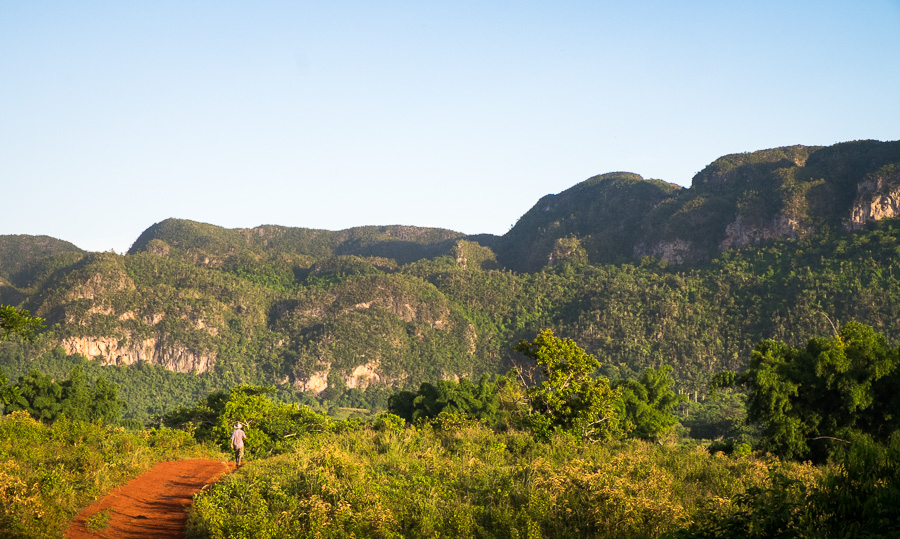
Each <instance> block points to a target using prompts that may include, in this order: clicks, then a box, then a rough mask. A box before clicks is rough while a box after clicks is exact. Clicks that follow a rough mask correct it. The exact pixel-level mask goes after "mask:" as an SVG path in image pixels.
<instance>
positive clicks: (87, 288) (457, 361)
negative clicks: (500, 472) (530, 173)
mask: <svg viewBox="0 0 900 539" xmlns="http://www.w3.org/2000/svg"><path fill="white" fill-rule="evenodd" d="M898 170H900V143H897V142H891V143H879V142H872V141H865V142H856V143H846V144H839V145H835V146H831V147H827V148H816V147H803V146H795V147H789V148H779V149H775V150H766V151H762V152H754V153H749V154H736V155H731V156H726V157H723V158H721V159H719V160H717V161H715V162H714V163H712V164H711V165H710V166H708V167H707V168H706V169H704V170H703V171H702V172H701V173H700V174H698V175H697V177H696V178H695V180H694V185H693V186H692V187H691V188H689V189H682V188H678V187H677V186H674V185H672V184H667V183H665V182H662V181H657V180H644V179H642V178H641V177H640V176H637V175H633V174H627V173H614V174H606V175H602V176H597V177H595V178H591V179H590V180H587V181H585V182H582V183H580V184H578V185H576V186H574V187H572V188H571V189H569V190H567V191H565V192H563V193H560V194H558V195H550V196H547V197H545V198H543V199H542V200H541V201H540V202H539V204H538V205H537V206H535V208H533V209H532V210H530V211H529V212H528V213H526V214H525V215H524V216H523V217H522V219H521V220H520V221H519V223H518V224H517V225H516V227H514V228H513V230H511V231H510V232H509V233H508V234H507V235H505V236H503V237H501V238H496V237H492V236H479V237H471V236H470V237H465V236H463V235H461V234H458V233H456V232H451V231H446V230H439V229H425V228H415V227H399V226H393V227H363V228H356V229H350V230H345V231H338V232H330V231H321V230H310V229H298V228H287V227H278V226H262V227H258V228H255V229H238V230H228V229H224V228H221V227H217V226H214V225H208V224H202V223H195V222H191V221H183V220H175V219H170V220H166V221H163V222H161V223H158V224H156V225H153V227H151V228H150V229H148V230H147V231H146V232H145V233H144V234H142V235H141V237H140V238H139V239H138V240H137V241H136V242H135V245H134V246H133V248H132V249H131V250H130V252H129V253H128V254H127V255H118V254H115V253H85V252H83V251H80V250H78V249H77V248H75V247H74V246H71V244H66V243H65V242H55V240H49V239H48V240H44V239H40V238H29V237H25V238H22V237H0V248H3V249H4V251H3V259H0V271H2V273H0V275H2V277H3V279H4V281H3V282H2V284H0V286H2V288H0V293H2V297H0V302H2V303H5V304H13V305H16V306H20V307H24V308H27V309H29V310H30V311H31V312H32V313H34V314H35V315H36V316H40V317H42V318H46V320H47V323H48V326H49V328H48V330H47V331H46V333H45V334H44V335H43V336H42V337H41V338H40V339H39V340H38V341H37V342H36V343H35V344H29V345H27V347H26V346H25V345H20V344H16V343H6V344H4V345H3V346H2V347H0V368H4V369H6V370H7V374H8V375H9V376H10V378H11V379H14V377H15V376H17V375H20V374H25V373H26V371H27V362H23V361H24V359H23V358H25V357H27V358H28V359H33V358H35V357H42V358H43V359H42V360H41V361H40V362H39V364H40V365H43V366H44V367H46V368H48V369H49V368H53V369H56V371H55V372H60V373H66V372H68V370H69V368H71V365H72V364H75V363H79V362H80V361H81V360H79V359H77V358H68V357H67V354H78V355H80V356H84V357H87V358H91V359H94V358H95V359H97V360H98V361H99V362H101V363H104V364H107V365H111V366H112V365H116V366H117V367H116V368H118V369H119V371H116V372H117V373H119V374H117V375H116V376H109V377H108V378H114V379H116V380H117V381H119V383H120V384H122V383H127V380H128V379H129V378H128V375H127V373H128V372H133V373H134V377H133V379H134V380H151V379H153V380H157V381H160V380H163V381H164V383H165V384H170V385H169V386H167V387H171V388H172V390H171V395H169V396H168V397H167V399H168V398H169V397H171V398H173V399H174V398H175V397H174V396H173V395H175V394H178V395H185V396H190V398H193V397H194V396H195V395H196V394H197V392H198V389H197V388H196V387H187V386H186V385H185V384H186V383H187V382H185V381H186V380H191V379H192V378H183V377H178V376H175V377H173V378H166V377H161V376H158V375H157V374H156V373H155V371H153V370H152V369H151V370H147V367H161V368H164V369H167V370H168V371H171V372H173V373H183V376H188V377H189V376H194V377H195V378H196V379H197V380H202V384H203V387H204V388H205V389H208V388H210V387H228V386H229V385H233V384H235V383H260V384H277V385H278V386H280V387H281V388H283V389H285V390H290V391H306V392H308V394H315V395H318V396H319V397H320V398H324V399H327V400H329V401H331V402H335V403H341V405H343V406H350V407H368V406H370V405H383V404H384V403H385V401H386V394H387V393H388V392H389V391H394V390H397V389H416V388H418V386H419V384H421V383H422V382H426V381H427V382H433V381H436V380H440V379H456V378H474V377H477V376H479V375H481V374H483V373H494V372H501V371H505V370H506V369H507V368H509V367H510V366H511V365H513V364H514V363H516V362H522V361H525V358H523V357H522V356H520V355H518V354H517V353H515V352H514V351H513V345H514V344H515V343H516V342H518V341H519V340H520V339H530V338H532V337H534V335H536V334H537V333H539V332H540V331H541V330H543V329H552V330H553V331H554V332H556V333H557V334H558V335H563V336H565V337H568V338H571V339H574V340H575V341H577V342H579V343H581V344H582V345H583V346H584V347H585V349H586V350H587V351H588V352H589V353H591V354H593V355H595V356H596V357H597V358H598V359H599V360H600V361H601V363H602V369H603V371H604V373H605V374H606V375H607V376H609V377H611V378H626V377H636V376H637V375H638V374H639V373H641V372H642V371H643V369H644V368H646V367H654V368H656V367H660V366H663V365H671V366H672V367H674V372H673V376H674V377H675V380H676V387H677V388H678V390H679V391H681V392H685V393H691V394H694V393H696V392H700V391H702V390H703V389H704V388H705V385H706V382H707V380H708V379H709V377H710V376H711V374H712V373H714V372H718V371H721V370H725V369H730V370H739V369H741V368H742V367H743V366H745V365H746V362H747V361H748V358H749V354H750V351H751V350H752V347H753V345H754V343H756V342H759V341H760V340H762V339H766V338H776V339H781V340H784V341H786V342H790V343H794V344H797V343H798V342H799V340H800V339H802V338H804V337H805V336H806V335H810V334H825V333H827V332H828V331H829V330H830V329H829V328H830V327H831V323H834V324H836V325H839V324H841V323H842V322H846V321H849V320H851V319H852V320H858V321H860V322H862V323H864V324H868V325H871V326H873V327H875V328H876V329H877V330H878V331H882V332H884V334H885V336H886V337H887V338H888V339H894V340H898V339H900V286H898V279H900V267H898V275H897V276H895V275H894V272H893V268H894V267H895V266H896V265H897V264H898V262H900V223H898V222H897V221H896V220H893V219H891V218H892V217H895V216H897V215H898V212H897V209H898V208H900V174H898ZM41 242H44V243H43V244H42V243H41ZM667 242H668V243H667ZM662 244H666V245H669V246H670V247H672V249H674V250H672V249H670V250H668V251H666V252H660V251H658V250H654V248H650V247H648V246H652V245H662ZM42 245H44V247H41V246H42ZM682 248H683V249H682ZM679 249H681V250H679ZM720 250H721V251H720ZM666 253H669V254H673V253H674V254H678V253H680V254H679V256H674V257H668V256H663V255H665V254H666ZM690 253H693V254H690ZM688 254H690V256H688ZM638 255H645V256H643V257H640V258H638ZM679 260H681V261H682V263H681V264H676V263H673V262H677V261H679ZM691 261H693V262H692V263H688V262H691ZM523 270H528V271H523ZM23 347H24V348H23ZM57 347H61V348H57ZM67 362H68V363H67ZM95 364H96V362H94V363H91V365H95ZM54 365H55V367H54ZM66 365H68V368H67V367H66ZM110 368H112V367H110ZM129 369H131V370H129ZM120 371H121V372H123V373H126V374H121V373H120ZM190 373H194V374H193V375H191V374H190ZM173 376H174V375H173ZM123 381H124V382H123ZM163 381H161V382H160V383H163ZM136 383H137V382H136ZM140 383H144V382H140ZM198 384H200V382H198ZM187 385H188V386H189V385H190V383H187ZM197 387H199V385H198V386H197ZM123 391H126V392H129V394H133V393H134V390H133V388H123ZM185 398H188V397H185ZM176 400H177V399H176ZM166 402H169V401H168V400H166ZM157 405H158V403H157ZM156 409H158V407H157V408H156Z"/></svg>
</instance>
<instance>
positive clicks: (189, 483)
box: [66, 459, 234, 539]
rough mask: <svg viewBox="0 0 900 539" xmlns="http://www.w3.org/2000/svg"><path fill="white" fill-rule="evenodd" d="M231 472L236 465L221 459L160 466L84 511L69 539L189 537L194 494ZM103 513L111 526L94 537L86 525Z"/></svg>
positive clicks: (71, 527) (179, 462)
mask: <svg viewBox="0 0 900 539" xmlns="http://www.w3.org/2000/svg"><path fill="white" fill-rule="evenodd" d="M232 469H234V464H228V463H225V462H221V461H216V460H205V459H195V460H180V461H176V462H160V463H159V464H157V465H156V466H154V467H153V468H152V469H151V470H150V471H149V472H147V473H145V474H143V475H141V476H139V477H136V478H134V479H132V480H131V481H129V482H128V483H126V484H125V485H122V486H121V487H119V488H117V489H115V490H114V491H112V492H111V493H109V494H108V495H106V496H105V497H104V498H103V499H101V500H99V501H97V502H94V503H93V504H92V505H90V506H89V507H87V508H86V509H84V510H83V511H81V513H79V514H78V516H77V517H75V520H73V521H72V523H71V524H70V525H69V529H68V530H66V537H69V538H73V539H80V538H87V537H92V538H93V537H110V538H121V539H128V538H141V539H147V538H150V537H184V529H185V525H186V523H187V513H186V512H185V510H186V509H187V507H188V506H189V505H191V503H192V502H193V495H194V494H195V493H197V492H199V491H200V490H201V489H203V488H204V487H206V486H208V485H210V484H212V483H215V482H216V481H218V479H219V476H221V475H222V474H223V473H225V472H227V471H230V470H232ZM104 509H107V510H109V513H110V515H111V516H112V518H111V519H110V521H109V525H108V526H107V527H106V528H105V529H103V530H100V531H98V532H93V533H92V532H89V531H88V529H87V527H86V525H85V521H86V520H87V519H88V518H89V517H91V516H92V515H94V514H95V513H97V512H98V511H103V510H104Z"/></svg>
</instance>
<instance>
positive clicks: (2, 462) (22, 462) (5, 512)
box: [0, 412, 220, 537]
mask: <svg viewBox="0 0 900 539" xmlns="http://www.w3.org/2000/svg"><path fill="white" fill-rule="evenodd" d="M211 455H216V458H218V457H220V455H219V453H218V452H217V451H215V450H213V449H210V448H207V447H205V446H201V445H200V444H198V443H197V442H196V441H194V439H193V438H192V437H191V435H190V434H189V433H187V432H183V431H174V430H170V429H163V430H147V431H128V430H125V429H123V428H121V427H113V426H108V425H103V424H90V423H81V422H74V421H68V420H65V419H61V420H58V421H56V422H55V423H53V424H52V425H45V424H43V423H41V422H39V421H35V420H34V419H32V418H31V417H30V416H29V415H28V414H27V413H26V412H13V413H11V414H9V415H7V416H4V417H0V500H3V502H2V503H0V537H59V536H61V535H62V534H63V531H64V530H65V528H66V527H67V525H68V523H69V521H70V520H71V519H72V518H73V517H74V516H75V515H76V514H77V513H78V511H79V510H80V509H81V508H83V507H85V506H87V505H88V504H89V503H90V502H92V501H93V500H95V499H97V498H99V497H101V496H102V495H103V494H105V493H107V492H109V491H110V490H112V489H113V488H115V487H117V486H119V485H121V484H123V483H125V482H126V481H128V480H129V479H131V478H133V477H135V476H137V475H139V474H140V473H142V472H144V471H146V470H148V469H150V467H151V466H153V464H155V463H157V462H160V461H163V460H174V459H178V458H187V457H199V456H211Z"/></svg>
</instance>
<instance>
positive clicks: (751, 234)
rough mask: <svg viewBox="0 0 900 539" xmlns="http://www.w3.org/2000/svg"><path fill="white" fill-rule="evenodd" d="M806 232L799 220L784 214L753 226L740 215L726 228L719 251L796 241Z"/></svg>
mask: <svg viewBox="0 0 900 539" xmlns="http://www.w3.org/2000/svg"><path fill="white" fill-rule="evenodd" d="M806 232H807V230H805V229H804V227H803V226H802V225H801V223H800V221H799V220H798V219H796V218H792V217H788V216H787V215H784V214H778V215H776V216H775V217H773V218H772V219H770V220H767V221H765V222H762V223H752V224H751V223H748V222H746V220H745V219H744V217H743V216H742V215H738V216H737V219H735V220H734V221H733V222H732V223H729V224H728V226H727V227H725V238H724V239H723V240H722V241H721V242H719V250H720V251H724V250H726V249H730V248H732V247H744V246H746V245H755V244H758V243H762V242H764V241H768V240H774V239H779V238H789V239H792V240H796V239H797V238H799V237H801V236H802V235H803V234H804V233H806Z"/></svg>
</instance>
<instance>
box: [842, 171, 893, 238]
mask: <svg viewBox="0 0 900 539" xmlns="http://www.w3.org/2000/svg"><path fill="white" fill-rule="evenodd" d="M892 172H893V174H890V173H888V174H883V175H877V176H875V177H874V178H869V179H867V180H865V181H862V182H860V183H859V185H858V186H857V188H856V200H855V201H854V203H853V209H852V210H851V212H850V217H849V219H848V220H847V221H845V222H844V227H845V228H847V229H848V230H859V229H861V228H863V227H864V226H865V225H866V223H868V222H869V221H878V220H880V219H890V218H892V217H897V216H900V172H898V171H892Z"/></svg>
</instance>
